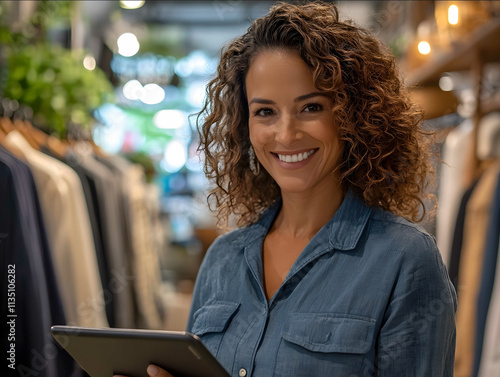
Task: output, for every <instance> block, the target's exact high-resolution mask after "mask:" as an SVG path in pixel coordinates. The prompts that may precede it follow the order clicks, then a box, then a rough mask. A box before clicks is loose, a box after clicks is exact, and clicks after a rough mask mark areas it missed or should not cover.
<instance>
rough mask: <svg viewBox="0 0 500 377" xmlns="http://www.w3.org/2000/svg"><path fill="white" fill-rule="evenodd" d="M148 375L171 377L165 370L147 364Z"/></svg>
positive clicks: (152, 376)
mask: <svg viewBox="0 0 500 377" xmlns="http://www.w3.org/2000/svg"><path fill="white" fill-rule="evenodd" d="M148 374H149V375H150V376H151V377H173V376H172V375H171V374H170V373H168V372H167V371H166V370H164V369H161V368H160V367H157V366H156V365H153V364H149V366H148Z"/></svg>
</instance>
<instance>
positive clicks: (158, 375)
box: [113, 364, 173, 377]
mask: <svg viewBox="0 0 500 377" xmlns="http://www.w3.org/2000/svg"><path fill="white" fill-rule="evenodd" d="M147 372H148V375H149V376H150V377H173V376H172V375H171V374H170V373H168V372H167V371H166V370H164V369H161V368H160V367H157V366H156V365H153V364H149V366H148V370H147ZM113 377H127V376H122V375H120V374H115V375H114V376H113Z"/></svg>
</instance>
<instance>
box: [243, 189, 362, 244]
mask: <svg viewBox="0 0 500 377" xmlns="http://www.w3.org/2000/svg"><path fill="white" fill-rule="evenodd" d="M280 209H281V198H280V199H278V200H276V201H275V202H274V203H273V204H271V205H270V206H269V208H267V209H266V210H265V211H264V213H263V214H262V216H261V217H260V219H259V221H258V222H257V223H255V224H253V225H251V226H250V227H249V228H248V232H247V234H246V237H245V240H244V244H248V243H249V242H251V241H252V240H253V239H255V238H257V237H259V236H260V237H263V236H265V235H266V234H267V233H268V232H269V229H270V228H271V226H272V224H273V222H274V219H275V218H276V216H277V215H278V212H279V210H280ZM371 213H372V208H371V207H369V206H367V205H366V204H365V203H364V202H363V201H362V200H361V199H360V198H359V197H358V196H357V195H356V194H355V193H354V191H353V190H351V189H349V190H348V192H347V194H346V196H345V198H344V200H343V201H342V204H341V205H340V207H339V208H338V210H337V212H335V214H334V215H333V217H332V218H331V219H330V221H328V223H326V224H325V226H323V228H321V229H320V230H319V232H318V233H317V235H316V236H321V237H322V238H323V237H324V236H326V237H328V240H329V244H330V246H331V247H332V248H335V249H338V250H352V249H354V248H355V247H356V245H357V243H358V241H359V238H360V237H361V234H362V233H363V230H364V229H365V226H366V223H367V221H368V219H369V218H370V215H371ZM314 238H317V237H314ZM323 239H324V238H323Z"/></svg>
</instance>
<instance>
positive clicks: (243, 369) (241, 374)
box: [239, 368, 247, 377]
mask: <svg viewBox="0 0 500 377" xmlns="http://www.w3.org/2000/svg"><path fill="white" fill-rule="evenodd" d="M239 374H240V377H245V376H246V375H247V370H246V369H245V368H241V369H240V373H239Z"/></svg>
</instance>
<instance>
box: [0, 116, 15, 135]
mask: <svg viewBox="0 0 500 377" xmlns="http://www.w3.org/2000/svg"><path fill="white" fill-rule="evenodd" d="M0 128H2V129H3V131H4V132H5V134H8V133H9V132H11V131H14V130H15V127H14V124H13V123H12V120H10V118H6V117H2V118H0Z"/></svg>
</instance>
